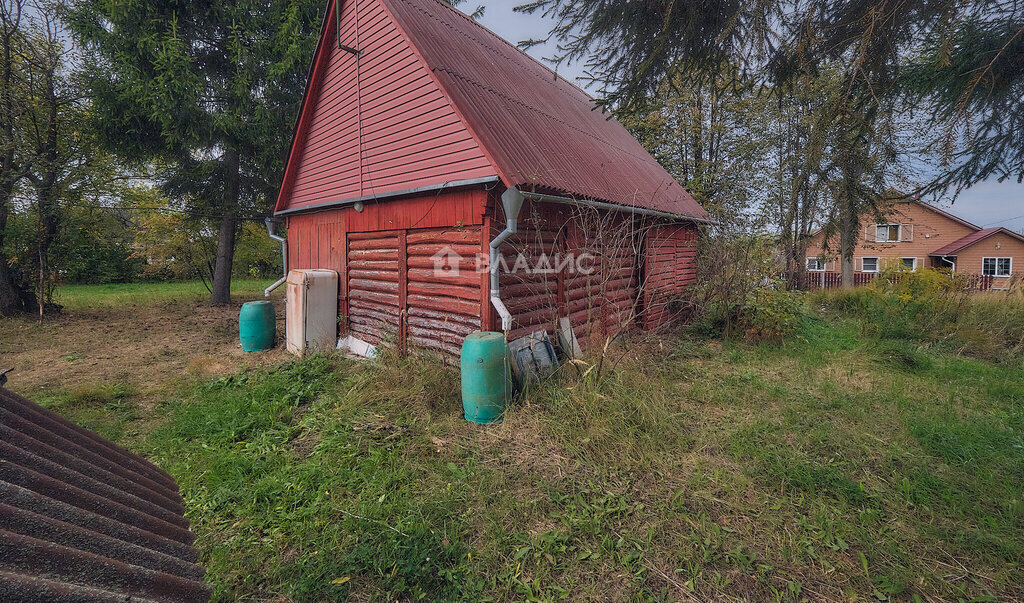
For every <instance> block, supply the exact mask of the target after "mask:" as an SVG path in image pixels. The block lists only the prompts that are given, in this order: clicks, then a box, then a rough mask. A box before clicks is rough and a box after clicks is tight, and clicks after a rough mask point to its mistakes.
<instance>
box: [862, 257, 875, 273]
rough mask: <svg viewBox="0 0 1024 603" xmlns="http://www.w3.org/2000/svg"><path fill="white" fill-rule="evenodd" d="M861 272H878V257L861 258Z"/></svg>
mask: <svg viewBox="0 0 1024 603" xmlns="http://www.w3.org/2000/svg"><path fill="white" fill-rule="evenodd" d="M860 261H861V266H860V271H861V272H878V258H861V260H860Z"/></svg>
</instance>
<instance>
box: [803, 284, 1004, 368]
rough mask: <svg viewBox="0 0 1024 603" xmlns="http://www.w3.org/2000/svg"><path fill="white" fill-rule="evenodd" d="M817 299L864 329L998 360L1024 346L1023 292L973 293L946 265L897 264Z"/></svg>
mask: <svg viewBox="0 0 1024 603" xmlns="http://www.w3.org/2000/svg"><path fill="white" fill-rule="evenodd" d="M810 300H811V302H812V303H814V304H815V305H820V306H822V307H824V308H826V309H831V310H833V311H838V312H841V313H843V314H845V315H847V316H851V317H855V318H858V319H860V320H861V322H862V325H863V329H864V331H865V334H866V335H869V336H872V337H876V338H879V339H883V340H904V341H909V342H914V343H916V344H919V345H923V346H934V347H939V348H942V349H946V350H948V351H952V352H955V353H960V354H964V355H968V356H972V357H977V358H982V359H985V360H992V361H998V362H1007V361H1013V360H1015V359H1019V358H1020V357H1021V352H1022V351H1024V297H1022V296H1021V295H1020V293H1019V292H1015V291H1009V292H997V291H993V292H985V293H972V292H971V291H970V290H969V288H968V287H967V283H966V280H965V278H964V277H962V276H957V275H953V274H950V273H949V272H948V271H945V270H934V269H926V270H918V271H914V272H910V271H907V270H905V269H902V268H899V269H894V270H888V271H885V272H883V273H882V274H880V275H879V277H878V278H876V279H875V280H874V281H873V282H872V283H871V284H870V285H868V286H865V287H859V288H856V289H850V290H833V291H819V292H816V293H814V294H812V295H811V296H810Z"/></svg>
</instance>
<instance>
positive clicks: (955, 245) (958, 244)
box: [930, 227, 1024, 255]
mask: <svg viewBox="0 0 1024 603" xmlns="http://www.w3.org/2000/svg"><path fill="white" fill-rule="evenodd" d="M998 233H1003V234H1006V235H1009V236H1011V237H1013V238H1015V239H1017V240H1019V241H1024V236H1021V235H1019V234H1017V233H1015V232H1013V231H1012V230H1010V229H1008V228H1002V227H998V228H982V229H981V230H979V231H977V232H972V233H971V234H969V235H967V236H966V237H962V238H959V239H957V240H955V241H953V242H952V243H949V244H947V245H944V246H942V247H940V248H938V249H936V250H935V251H933V252H931V254H930V255H956V254H957V252H959V251H961V250H962V249H965V248H967V247H970V246H971V245H974V244H975V243H977V242H978V241H981V240H983V239H987V238H989V237H991V236H992V235H994V234H998Z"/></svg>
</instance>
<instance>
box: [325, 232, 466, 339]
mask: <svg viewBox="0 0 1024 603" xmlns="http://www.w3.org/2000/svg"><path fill="white" fill-rule="evenodd" d="M480 236H481V231H480V227H479V226H470V227H464V228H458V229H456V228H420V229H407V230H392V231H381V232H367V233H349V235H348V273H347V275H346V279H345V280H346V283H347V292H348V325H349V332H350V333H351V334H352V335H353V336H355V337H358V338H359V339H362V340H364V341H368V342H370V343H372V344H375V345H376V344H381V343H384V344H389V345H397V346H398V347H399V349H400V350H401V351H403V352H404V351H405V349H406V346H407V345H410V344H411V345H415V346H419V347H423V348H428V349H432V350H435V351H439V352H442V353H447V354H455V355H458V353H459V349H460V347H461V345H462V340H463V339H464V338H465V337H466V335H468V334H469V333H472V332H473V331H476V330H478V329H479V328H480V309H481V293H480V282H481V281H480V279H481V277H480V274H479V273H478V272H477V270H476V262H477V254H478V253H479V252H480ZM439 268H442V269H440V270H439Z"/></svg>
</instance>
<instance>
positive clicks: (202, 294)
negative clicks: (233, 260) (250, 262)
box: [55, 279, 280, 311]
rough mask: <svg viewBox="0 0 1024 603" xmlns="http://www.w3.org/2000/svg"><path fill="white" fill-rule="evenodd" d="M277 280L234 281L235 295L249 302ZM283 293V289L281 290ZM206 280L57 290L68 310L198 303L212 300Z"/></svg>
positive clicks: (233, 289)
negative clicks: (168, 303) (207, 299)
mask: <svg viewBox="0 0 1024 603" xmlns="http://www.w3.org/2000/svg"><path fill="white" fill-rule="evenodd" d="M274 280H275V279H267V280H258V279H232V281H231V294H232V296H236V295H237V296H239V297H244V298H246V299H248V298H252V297H256V296H259V295H262V294H263V290H264V289H265V288H267V287H268V286H270V285H271V284H272V283H273V282H274ZM277 293H278V294H280V290H278V291H277ZM209 296H210V291H209V290H208V289H207V288H206V285H204V284H203V283H202V281H174V282H153V283H123V284H112V285H64V286H62V287H60V288H58V289H57V292H56V296H55V298H56V300H55V301H56V302H57V303H58V304H60V305H62V306H63V307H64V308H65V309H67V310H71V311H74V310H79V309H83V308H111V307H122V306H138V305H151V304H160V303H167V302H194V301H201V300H203V299H206V298H209Z"/></svg>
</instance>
